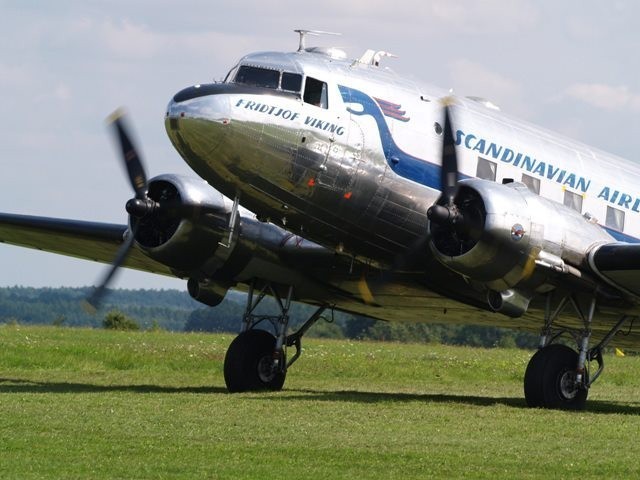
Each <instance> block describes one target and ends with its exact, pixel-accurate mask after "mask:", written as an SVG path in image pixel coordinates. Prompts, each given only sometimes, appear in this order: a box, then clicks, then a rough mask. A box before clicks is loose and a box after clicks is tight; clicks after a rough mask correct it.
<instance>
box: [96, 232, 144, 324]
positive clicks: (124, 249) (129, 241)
mask: <svg viewBox="0 0 640 480" xmlns="http://www.w3.org/2000/svg"><path fill="white" fill-rule="evenodd" d="M135 238H136V237H135V232H133V231H132V232H129V235H128V236H127V238H126V239H125V241H124V243H123V244H122V245H120V249H119V250H118V253H117V254H116V257H115V258H114V259H113V263H112V264H111V267H110V268H109V270H107V273H106V274H105V275H104V277H102V280H101V281H100V283H99V284H98V286H97V287H96V288H95V289H94V290H93V292H92V293H91V295H90V296H89V298H87V299H86V300H85V302H84V307H85V310H87V311H89V312H90V313H95V312H96V311H97V310H98V309H99V308H100V305H101V303H102V299H103V297H104V294H105V293H106V288H107V287H108V286H109V284H110V283H111V280H112V279H113V276H114V275H115V273H116V271H117V270H118V269H119V268H120V267H121V266H122V264H123V263H124V261H125V260H126V259H127V257H128V256H129V252H130V251H131V247H132V246H133V241H134V240H135Z"/></svg>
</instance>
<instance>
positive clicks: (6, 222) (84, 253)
mask: <svg viewBox="0 0 640 480" xmlns="http://www.w3.org/2000/svg"><path fill="white" fill-rule="evenodd" d="M126 230H127V226H126V225H117V224H111V223H97V222H86V221H80V220H67V219H58V218H48V217H37V216H29V215H14V214H8V213H0V242H1V243H8V244H11V245H19V246H22V247H27V248H34V249H37V250H43V251H46V252H52V253H58V254H61V255H67V256H71V257H76V258H82V259H85V260H93V261H96V262H100V263H111V262H112V261H113V258H114V257H115V255H116V253H117V251H118V248H119V247H120V245H121V244H122V243H123V236H124V233H125V232H126ZM124 265H125V266H126V267H129V268H133V269H136V270H142V271H145V272H151V273H158V274H161V275H170V276H173V274H172V272H171V270H170V269H169V268H168V267H167V266H166V265H163V264H161V263H159V262H156V261H154V260H152V259H151V258H148V257H147V256H145V255H143V254H142V253H141V252H140V251H139V250H137V249H135V248H134V249H133V250H132V251H131V253H130V255H129V257H128V258H127V260H126V261H125V264H124Z"/></svg>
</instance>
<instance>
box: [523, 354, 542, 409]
mask: <svg viewBox="0 0 640 480" xmlns="http://www.w3.org/2000/svg"><path fill="white" fill-rule="evenodd" d="M546 363H547V356H546V355H545V353H544V348H543V349H541V350H538V351H537V352H536V353H534V354H533V357H531V360H529V364H528V365H527V370H526V371H525V372H524V399H525V400H526V402H527V405H528V406H529V407H531V408H540V407H542V406H543V403H544V397H543V394H542V377H543V372H544V367H545V364H546Z"/></svg>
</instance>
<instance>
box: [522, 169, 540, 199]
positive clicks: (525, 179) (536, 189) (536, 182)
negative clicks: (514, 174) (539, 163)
mask: <svg viewBox="0 0 640 480" xmlns="http://www.w3.org/2000/svg"><path fill="white" fill-rule="evenodd" d="M522 183H524V184H525V185H526V186H527V188H529V190H531V191H532V192H533V193H535V194H536V195H540V179H539V178H536V177H532V176H531V175H527V174H526V173H523V174H522Z"/></svg>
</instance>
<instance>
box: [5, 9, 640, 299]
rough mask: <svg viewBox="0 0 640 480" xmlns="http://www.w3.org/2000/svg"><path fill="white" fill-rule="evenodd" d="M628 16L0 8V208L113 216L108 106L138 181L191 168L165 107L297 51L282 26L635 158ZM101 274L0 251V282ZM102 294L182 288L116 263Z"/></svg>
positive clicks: (75, 280)
mask: <svg viewBox="0 0 640 480" xmlns="http://www.w3.org/2000/svg"><path fill="white" fill-rule="evenodd" d="M638 18H640V2H635V1H632V0H628V1H623V0H611V1H608V2H603V1H591V0H582V1H579V0H566V1H563V0H538V1H533V0H531V1H529V0H478V1H471V0H458V1H455V2H454V1H451V0H408V1H402V0H396V1H394V2H389V1H388V0H350V1H348V2H345V1H343V0H340V1H338V0H324V1H323V2H308V3H307V2H300V1H294V0H284V1H280V2H278V1H272V2H264V1H261V0H260V1H258V0H251V1H235V2H229V1H224V2H223V1H216V0H208V1H199V0H181V1H178V0H175V1H169V0H141V1H132V0H126V1H125V0H113V1H108V2H107V1H102V2H101V1H93V0H81V1H74V0H59V1H56V2H50V1H45V0H42V1H29V0H20V1H7V0H0V102H1V107H0V112H1V113H2V114H1V115H0V172H1V173H0V211H4V212H10V213H22V214H31V215H42V216H51V217H62V218H73V219H83V220H92V221H101V222H102V221H104V222H110V223H125V222H126V213H125V211H124V204H125V202H126V201H127V199H128V198H130V197H131V196H132V194H131V192H130V187H129V184H128V182H127V180H126V178H125V175H124V172H123V170H122V167H121V166H120V164H119V163H118V160H117V157H116V154H115V150H114V147H113V145H112V143H111V141H110V137H109V135H108V132H107V129H106V127H105V118H106V117H107V116H108V115H109V113H111V112H112V111H113V110H115V109H116V108H117V107H119V106H125V107H126V108H127V110H128V112H129V114H130V116H131V120H132V122H133V125H134V130H135V135H136V138H137V139H138V144H139V146H140V147H141V150H142V152H143V156H144V160H145V163H146V166H147V170H148V172H149V174H150V176H153V175H157V174H161V173H183V174H189V173H191V172H190V170H189V168H188V167H187V166H186V164H185V163H184V162H183V161H182V160H181V158H180V156H179V155H178V154H177V152H176V151H175V150H174V149H173V147H172V145H171V143H170V142H169V140H168V138H167V136H166V133H165V130H164V122H163V117H164V111H165V107H166V105H167V103H168V101H169V99H170V98H171V97H172V96H173V94H174V93H176V92H177V91H178V90H180V89H182V88H184V87H186V86H190V85H193V84H197V83H206V82H210V81H212V80H220V79H222V78H223V77H224V76H225V74H226V73H227V71H228V70H229V69H230V68H231V67H232V66H233V65H234V64H235V62H236V61H237V60H238V59H239V58H240V57H242V56H243V55H244V54H246V53H250V52H255V51H263V50H275V51H293V50H296V49H297V45H298V38H297V34H295V33H294V32H293V29H295V28H305V29H317V30H325V31H332V32H340V33H341V34H342V36H340V37H324V38H322V37H318V38H314V39H312V40H311V41H310V42H309V44H310V45H324V46H338V47H342V48H344V49H345V50H346V51H347V53H348V54H349V55H350V56H351V57H353V58H356V57H359V56H360V55H361V54H362V53H364V51H365V50H366V49H368V48H371V49H375V50H386V51H388V52H391V53H393V54H395V55H397V56H398V58H396V59H392V60H388V61H387V62H388V63H387V65H389V66H390V67H391V68H393V69H394V70H395V71H396V72H398V73H400V74H402V75H406V76H410V77H413V78H416V79H419V80H422V81H424V82H426V83H430V84H434V85H437V86H440V87H445V88H451V89H453V91H454V92H455V93H456V94H458V95H475V96H480V97H484V98H487V99H490V100H491V101H492V102H493V103H495V104H497V105H499V106H500V107H501V109H502V110H503V111H504V112H507V113H509V114H512V115H515V116H517V117H520V118H523V119H525V120H527V121H529V122H532V123H535V124H538V125H541V126H544V127H546V128H549V129H551V130H554V131H557V132H558V133H561V134H563V135H567V136H569V137H572V138H574V139H577V140H580V141H582V142H585V143H587V144H590V145H593V146H595V147H598V148H600V149H603V150H606V151H609V152H612V153H615V154H617V155H620V156H623V157H626V158H629V159H632V160H638V161H640V59H639V53H638V52H640V33H638V31H637V19H638ZM102 269H103V266H102V265H99V264H96V263H92V262H86V261H81V260H74V259H69V258H66V257H61V256H57V255H53V254H46V253H41V252H37V251H33V250H27V249H22V248H19V247H13V246H8V245H1V244H0V286H13V285H23V286H35V287H43V286H48V287H57V286H84V285H90V284H93V283H95V282H96V280H97V279H98V277H99V275H100V273H101V272H102ZM114 286H116V287H123V288H179V289H185V288H186V282H184V281H180V280H176V279H168V278H165V277H159V276H154V275H150V274H144V273H140V272H132V271H128V270H127V271H124V272H122V274H121V275H120V276H119V277H118V279H117V282H116V283H115V285H114Z"/></svg>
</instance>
